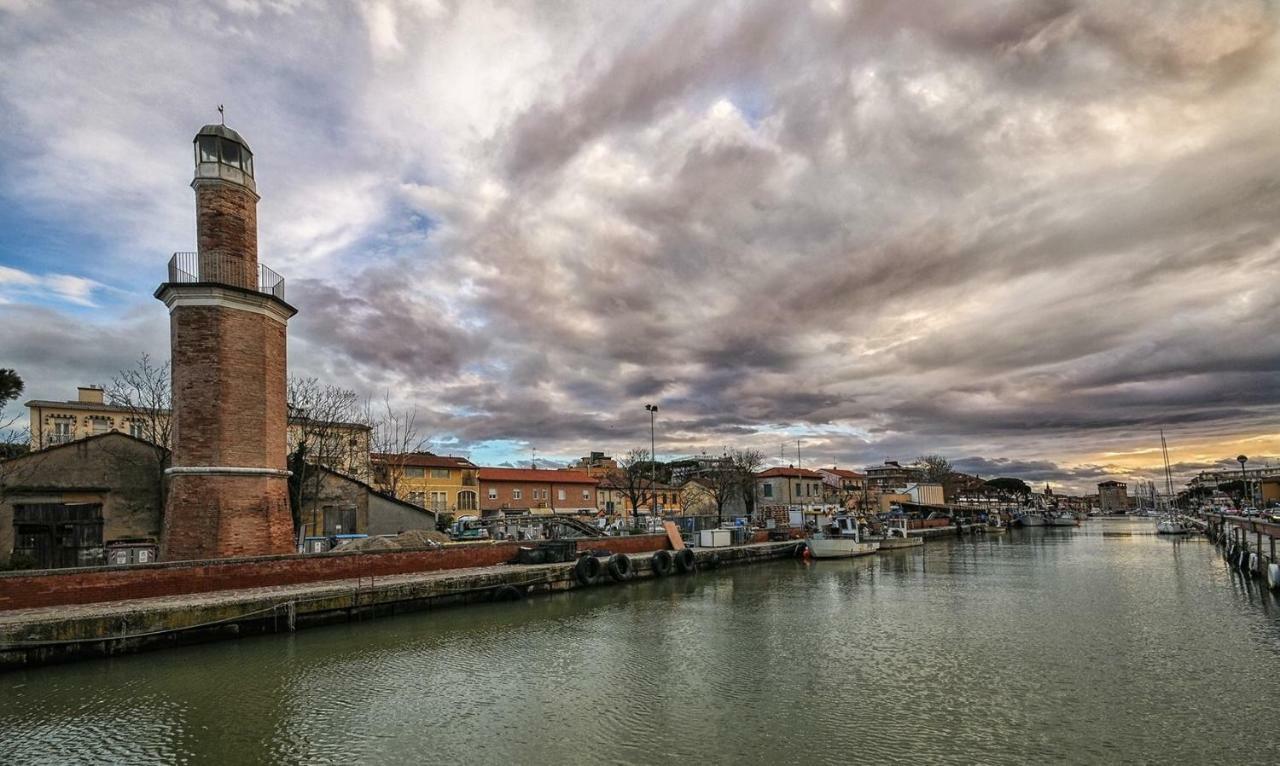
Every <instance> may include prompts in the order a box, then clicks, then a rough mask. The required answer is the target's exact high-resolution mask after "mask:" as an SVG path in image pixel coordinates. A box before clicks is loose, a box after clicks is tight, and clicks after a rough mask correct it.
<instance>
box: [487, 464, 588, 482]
mask: <svg viewBox="0 0 1280 766" xmlns="http://www.w3.org/2000/svg"><path fill="white" fill-rule="evenodd" d="M480 481H528V482H543V483H547V484H597V483H599V480H598V479H595V478H592V477H590V476H588V475H586V474H585V473H583V472H582V471H555V470H549V469H546V468H481V469H480Z"/></svg>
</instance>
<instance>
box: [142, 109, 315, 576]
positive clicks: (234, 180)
mask: <svg viewBox="0 0 1280 766" xmlns="http://www.w3.org/2000/svg"><path fill="white" fill-rule="evenodd" d="M194 144H195V179H194V180H193V181H192V182H191V188H193V189H195V192H196V241H197V248H198V250H197V252H195V253H175V254H174V256H173V259H172V260H170V261H169V278H168V281H167V282H165V283H164V284H162V285H160V287H159V288H158V289H157V290H156V293H155V296H156V298H158V299H160V300H162V301H164V304H165V306H167V307H168V308H169V341H170V345H171V354H172V360H173V425H172V441H173V445H172V446H173V459H172V467H170V468H169V469H168V470H167V471H166V475H167V478H168V480H169V492H168V497H167V500H166V502H165V515H164V529H163V532H162V536H161V541H160V556H161V558H162V559H164V560H168V561H177V560H188V559H203V558H224V557H228V556H258V555H266V554H274V553H290V552H292V551H293V550H294V542H293V520H292V516H291V514H290V511H289V485H288V477H289V472H288V470H287V469H286V456H285V451H286V443H287V434H286V429H287V427H288V410H287V404H286V401H285V400H286V393H285V385H286V383H285V379H286V364H285V331H286V325H287V323H288V321H289V318H290V317H292V316H293V315H294V314H295V313H297V310H296V309H295V308H293V307H292V306H290V305H289V304H288V303H286V302H285V300H284V280H283V279H281V278H280V277H279V276H278V275H277V274H276V273H275V272H273V271H271V270H270V269H268V268H266V267H265V266H262V265H260V264H259V263H258V214H257V206H258V199H259V198H258V192H257V185H256V183H255V182H254V176H253V154H252V152H250V150H249V145H248V144H247V143H246V142H245V140H244V139H243V138H241V137H240V134H239V133H237V132H235V131H234V130H231V129H230V128H228V127H226V125H206V126H204V127H203V128H201V129H200V132H199V133H197V134H196V137H195V141H194Z"/></svg>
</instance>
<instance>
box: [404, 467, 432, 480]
mask: <svg viewBox="0 0 1280 766" xmlns="http://www.w3.org/2000/svg"><path fill="white" fill-rule="evenodd" d="M404 475H405V478H406V479H421V478H422V477H424V476H426V475H427V472H426V469H424V468H423V467H422V466H420V465H407V466H405V467H404Z"/></svg>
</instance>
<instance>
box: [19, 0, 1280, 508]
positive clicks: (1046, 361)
mask: <svg viewBox="0 0 1280 766" xmlns="http://www.w3.org/2000/svg"><path fill="white" fill-rule="evenodd" d="M1276 21H1277V20H1276V17H1275V12H1274V10H1273V9H1272V7H1271V6H1269V5H1268V4H1266V3H1260V2H1257V3H1255V2H1220V3H1203V4H1196V5H1194V6H1193V5H1192V4H1182V3H1169V4H1163V5H1152V6H1149V7H1148V6H1146V5H1142V4H1132V5H1131V4H1114V3H1104V2H1098V3H1085V2H1080V3H1034V2H1033V3H1025V4H1007V3H995V2H992V3H975V4H970V3H965V4H956V3H945V2H918V3H910V4H905V3H874V2H865V3H853V2H847V3H843V2H834V1H833V2H818V3H811V4H795V3H790V2H776V3H752V4H748V5H745V6H736V5H722V4H714V3H703V2H688V3H666V4H661V5H656V4H653V5H651V4H613V3H581V4H557V5H555V6H547V5H542V4H529V5H527V6H517V7H490V6H488V5H486V4H482V3H465V4H460V5H458V6H456V7H455V6H453V5H450V4H447V3H429V2H428V3H407V2H406V3H394V2H370V3H364V4H357V5H352V6H340V7H337V6H325V5H318V6H310V5H300V4H293V3H284V2H266V1H264V2H253V1H252V0H235V1H234V2H232V1H230V0H229V1H228V2H226V3H222V4H219V3H212V4H208V5H204V6H201V7H200V8H198V9H194V8H185V9H177V8H172V7H169V6H167V5H165V4H151V5H147V4H131V5H129V6H128V7H125V8H116V9H111V10H107V9H97V10H90V9H86V8H84V7H82V6H79V5H74V4H70V3H49V4H41V3H25V2H21V1H18V2H14V0H8V1H7V2H4V1H0V73H3V74H0V108H2V109H3V112H4V114H5V115H6V117H7V119H6V121H5V130H4V131H3V132H0V323H2V324H3V326H4V327H5V328H6V332H4V333H2V334H0V366H5V367H13V368H15V369H16V370H17V371H18V373H19V374H20V375H22V377H23V378H24V380H25V381H26V391H25V394H24V397H23V399H28V398H47V399H70V398H74V396H75V387H76V386H77V385H82V384H88V383H104V382H106V381H108V380H109V379H110V378H111V376H112V375H113V374H114V373H115V372H116V371H118V370H119V369H121V368H123V367H127V366H129V365H130V364H131V363H132V362H133V360H135V359H136V358H137V357H138V355H139V354H140V353H143V352H147V353H150V354H151V355H152V356H153V357H155V358H159V359H163V358H165V357H166V356H167V347H168V323H167V318H166V313H165V308H164V306H163V305H161V304H160V303H159V302H157V301H156V300H155V299H154V298H153V297H152V292H153V291H154V289H155V288H156V286H157V285H158V284H159V283H160V282H161V281H163V279H164V265H165V262H166V260H167V259H168V256H169V254H170V253H171V252H173V251H179V250H190V249H193V246H194V242H195V232H194V229H193V226H192V217H191V212H190V211H191V206H192V192H191V190H190V189H189V188H187V187H186V184H187V182H188V180H189V179H190V177H191V162H192V158H191V143H190V141H191V137H192V135H194V133H195V131H196V130H197V129H198V128H199V127H200V125H202V124H205V123H209V122H217V121H218V119H219V115H218V111H217V107H218V106H219V105H220V104H223V105H225V106H226V119H227V123H228V124H229V125H232V126H234V127H235V128H236V129H237V130H238V131H240V132H241V133H242V134H243V135H244V137H245V138H246V140H247V141H248V142H249V143H250V145H251V146H252V147H253V149H254V151H255V160H256V162H257V180H258V188H259V191H260V193H261V194H262V201H261V203H260V206H259V225H260V235H261V257H262V261H263V262H264V263H266V264H267V265H269V266H271V267H272V268H274V269H276V270H277V271H279V272H280V273H281V274H283V275H284V276H285V278H286V279H287V290H288V297H289V300H290V302H291V303H293V304H294V305H296V306H297V307H298V309H299V312H300V313H299V314H298V316H297V317H296V318H295V319H294V320H293V321H292V322H291V324H290V345H289V364H290V371H291V372H292V373H294V374H298V375H307V376H315V377H317V378H320V379H322V380H324V381H326V382H331V383H334V384H337V385H341V386H345V387H349V388H351V389H354V390H356V391H357V392H359V393H360V394H362V395H367V396H373V397H381V396H382V394H383V392H389V393H390V394H391V396H392V397H393V398H394V399H395V400H396V402H397V403H398V404H401V405H416V406H417V408H418V411H419V418H420V421H421V424H422V428H423V431H424V432H425V433H426V434H427V435H429V436H430V437H432V441H433V446H434V448H435V449H436V450H437V451H440V452H442V453H449V452H452V453H453V454H465V455H468V456H470V457H471V459H472V460H474V461H475V462H477V463H482V464H490V465H500V464H503V463H512V464H516V463H526V462H527V461H528V460H529V459H530V458H531V455H532V449H533V448H536V450H537V454H538V456H539V458H543V459H548V460H555V461H559V462H567V461H570V460H573V459H576V458H577V457H579V456H581V455H584V454H586V453H587V452H589V451H591V450H603V451H606V452H613V453H623V452H625V451H626V450H627V449H629V448H633V447H634V448H646V449H647V448H648V445H649V416H648V413H647V412H646V411H645V409H644V405H645V404H646V403H656V404H658V405H659V407H660V411H659V413H658V416H657V427H656V430H657V436H656V444H657V453H658V455H659V456H660V457H674V456H679V455H689V454H697V453H699V452H701V451H703V450H705V451H707V452H711V453H717V452H719V451H720V450H721V449H723V448H724V447H726V446H727V447H729V448H742V447H751V448H755V449H759V450H760V451H761V452H763V453H764V454H765V456H766V458H768V459H770V461H772V463H775V464H776V463H778V462H794V460H795V443H796V441H797V439H799V440H800V441H801V442H802V445H801V452H802V455H801V457H802V458H803V462H804V464H805V465H807V466H817V465H828V466H829V465H832V464H838V465H840V466H843V467H853V468H858V469H860V468H863V467H865V466H867V465H873V464H876V463H879V462H881V461H883V460H885V459H897V460H901V461H910V460H912V459H914V458H915V457H917V456H919V455H921V454H926V453H938V454H942V455H944V456H946V457H948V458H949V459H950V460H951V461H952V462H953V463H954V464H955V466H956V468H957V469H959V470H962V471H966V472H969V473H978V474H981V475H983V476H984V477H991V476H996V475H1007V476H1015V477H1019V478H1024V479H1026V480H1028V481H1040V482H1044V481H1050V482H1052V483H1053V484H1054V485H1055V486H1057V487H1061V488H1063V489H1066V490H1067V491H1072V492H1078V493H1080V492H1089V491H1092V488H1093V487H1094V486H1095V485H1096V483H1097V482H1098V481H1101V480H1104V479H1107V478H1115V479H1118V480H1121V481H1135V480H1139V479H1147V478H1150V479H1156V480H1158V476H1159V475H1161V469H1160V468H1159V466H1160V464H1161V458H1160V452H1159V429H1161V428H1164V429H1165V432H1166V434H1167V436H1168V439H1169V447H1170V456H1171V459H1172V461H1173V463H1174V471H1175V473H1176V474H1177V475H1178V477H1179V478H1181V479H1185V478H1186V477H1188V476H1189V475H1190V474H1193V473H1195V472H1197V471H1199V470H1202V469H1209V468H1216V467H1219V466H1223V467H1230V465H1231V464H1233V463H1234V456H1235V455H1237V454H1241V453H1243V454H1246V455H1248V456H1249V457H1250V458H1251V460H1252V461H1256V462H1257V463H1258V464H1263V463H1265V462H1266V461H1267V460H1268V459H1271V460H1273V461H1275V460H1277V458H1274V457H1272V458H1268V456H1276V455H1280V396H1278V395H1277V391H1280V385H1277V384H1280V339H1278V337H1277V333H1276V332H1275V330H1274V319H1273V317H1274V316H1275V315H1276V308H1277V304H1278V303H1280V297H1278V296H1277V294H1276V291H1275V290H1274V289H1273V288H1271V286H1270V282H1271V281H1272V280H1273V277H1274V274H1276V273H1277V269H1278V267H1280V251H1278V250H1277V246H1276V242H1277V237H1278V236H1280V218H1278V217H1277V216H1276V215H1275V211H1276V209H1277V206H1276V203H1277V202H1280V187H1277V185H1276V184H1275V183H1274V178H1273V176H1274V168H1276V167H1277V166H1280V136H1277V134H1276V131H1275V129H1274V123H1275V120H1274V115H1273V111H1274V106H1273V104H1274V94H1275V92H1276V89H1277V86H1280V58H1278V57H1277V54H1276V46H1275V43H1276V30H1277V24H1276ZM20 404H21V400H20V401H19V402H18V403H17V406H20ZM16 411H17V410H16V409H14V408H11V410H10V412H11V414H14V413H16ZM780 452H781V453H783V454H781V455H780Z"/></svg>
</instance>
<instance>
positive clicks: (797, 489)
mask: <svg viewBox="0 0 1280 766" xmlns="http://www.w3.org/2000/svg"><path fill="white" fill-rule="evenodd" d="M802 491H803V490H802V488H801V484H800V482H798V481H797V482H796V497H800V495H801V493H802Z"/></svg>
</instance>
